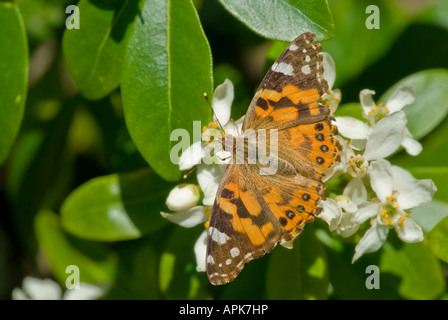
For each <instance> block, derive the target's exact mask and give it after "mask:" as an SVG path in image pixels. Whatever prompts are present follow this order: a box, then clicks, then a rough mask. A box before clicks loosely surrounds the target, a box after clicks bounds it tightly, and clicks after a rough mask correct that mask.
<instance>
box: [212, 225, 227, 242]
mask: <svg viewBox="0 0 448 320" xmlns="http://www.w3.org/2000/svg"><path fill="white" fill-rule="evenodd" d="M208 234H209V235H210V236H211V237H212V240H213V241H215V242H218V243H219V244H224V243H226V242H227V240H229V239H230V238H229V236H228V235H226V234H225V233H224V232H221V231H219V230H218V229H216V228H213V227H209V229H208Z"/></svg>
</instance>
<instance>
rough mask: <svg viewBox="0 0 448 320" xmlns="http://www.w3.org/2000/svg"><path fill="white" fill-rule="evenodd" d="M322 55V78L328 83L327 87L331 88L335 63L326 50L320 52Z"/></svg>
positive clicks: (333, 80) (334, 76) (334, 75)
mask: <svg viewBox="0 0 448 320" xmlns="http://www.w3.org/2000/svg"><path fill="white" fill-rule="evenodd" d="M320 54H321V55H322V57H323V62H322V65H323V67H324V79H325V80H326V81H327V83H328V88H330V89H331V88H333V85H334V82H335V80H336V63H335V62H334V60H333V57H332V56H331V55H330V54H329V53H328V52H322V53H320Z"/></svg>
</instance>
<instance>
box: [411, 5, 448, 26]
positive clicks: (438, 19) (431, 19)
mask: <svg viewBox="0 0 448 320" xmlns="http://www.w3.org/2000/svg"><path fill="white" fill-rule="evenodd" d="M447 15H448V2H446V1H441V2H436V3H431V4H430V5H429V6H427V7H426V8H425V9H424V10H423V11H422V12H420V13H419V15H418V17H417V19H416V20H417V21H418V22H419V23H427V24H435V25H438V26H440V27H442V28H445V29H447V30H448V20H447V19H446V17H447Z"/></svg>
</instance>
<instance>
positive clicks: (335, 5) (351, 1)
mask: <svg viewBox="0 0 448 320" xmlns="http://www.w3.org/2000/svg"><path fill="white" fill-rule="evenodd" d="M329 4H330V8H331V12H332V13H333V16H334V18H335V20H334V25H335V29H336V30H337V31H336V33H335V36H334V38H333V39H331V40H330V41H327V42H325V43H323V44H322V46H323V49H324V51H326V52H329V53H330V54H331V56H332V57H333V59H334V60H335V63H336V74H337V77H336V83H335V88H338V87H340V86H341V85H343V84H344V83H346V82H347V81H349V80H351V79H353V78H355V77H356V76H358V75H359V74H361V73H362V71H363V70H364V69H365V68H366V67H368V66H369V65H371V64H372V63H373V62H375V61H377V60H378V59H379V58H380V57H381V56H383V55H384V54H385V53H386V52H387V51H388V49H389V48H390V47H391V46H392V45H393V44H394V41H395V40H396V38H397V37H398V36H399V35H400V33H401V32H402V31H403V30H404V29H405V27H406V26H407V24H408V22H409V18H408V17H407V16H406V15H405V12H404V10H402V9H401V8H399V7H398V6H397V5H396V4H395V3H394V1H389V0H378V1H375V2H374V3H372V1H369V0H330V1H329ZM372 4H374V5H376V6H378V8H379V12H380V29H372V30H369V29H367V27H366V19H367V18H368V17H369V16H370V15H371V14H366V13H365V12H366V8H367V7H368V6H369V5H372Z"/></svg>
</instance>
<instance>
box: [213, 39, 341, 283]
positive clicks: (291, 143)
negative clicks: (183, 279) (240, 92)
mask: <svg viewBox="0 0 448 320" xmlns="http://www.w3.org/2000/svg"><path fill="white" fill-rule="evenodd" d="M314 38H315V36H314V35H313V34H311V33H305V34H303V35H301V36H299V37H298V38H296V39H295V40H294V41H293V42H292V43H291V44H290V45H289V46H288V48H287V49H286V50H285V52H284V53H283V54H282V55H281V56H280V57H279V58H278V59H277V61H276V62H275V63H274V64H273V66H272V67H271V69H270V70H269V71H268V73H267V74H266V76H265V78H264V79H263V81H262V82H261V84H260V86H259V88H258V90H257V92H256V93H255V96H254V98H253V100H252V102H251V104H250V106H249V109H248V111H247V113H246V116H245V118H244V123H243V127H242V134H241V135H239V136H238V137H236V138H234V137H232V138H231V139H232V143H231V144H232V155H233V157H232V161H231V162H230V164H229V165H228V166H227V168H226V170H225V171H224V174H223V177H222V179H221V182H220V185H219V188H218V192H217V195H216V199H215V202H214V206H213V211H212V215H211V218H210V224H209V229H208V239H207V254H206V267H207V276H208V278H209V280H210V282H211V283H212V284H215V285H218V284H224V283H227V282H230V281H232V280H234V279H235V278H236V277H237V275H238V274H239V273H240V271H241V270H242V268H243V267H244V265H245V263H247V262H249V261H250V260H252V259H255V258H259V257H261V256H263V255H264V254H266V253H268V252H270V251H271V250H272V249H273V248H274V247H275V246H276V245H277V244H278V243H281V244H286V243H288V242H291V241H293V240H294V239H295V238H296V237H297V236H298V235H299V234H300V233H301V232H302V230H303V228H304V226H305V224H306V223H309V222H312V221H313V220H314V217H315V216H316V215H318V214H319V212H320V209H319V208H318V202H319V201H320V200H321V199H324V198H325V190H324V185H323V183H322V178H323V177H324V174H325V170H326V169H327V168H330V167H331V166H332V165H333V164H334V163H335V162H336V161H338V157H339V155H338V153H339V151H340V150H341V146H340V144H339V142H338V140H337V139H336V138H335V135H336V134H337V128H336V127H335V126H334V125H333V124H332V119H333V118H332V116H331V113H330V109H329V107H328V106H327V105H326V104H325V103H323V101H322V95H323V94H324V93H326V92H327V91H328V89H329V88H328V85H327V83H326V81H325V79H324V78H323V65H322V61H323V59H322V55H320V54H319V53H320V52H321V51H322V49H321V47H320V44H319V43H318V42H314ZM238 146H241V147H240V148H238ZM261 146H263V147H264V148H266V150H264V151H265V152H262V153H259V150H260V147H261ZM262 151H263V150H262ZM260 155H261V157H260ZM273 164H274V165H273Z"/></svg>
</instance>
